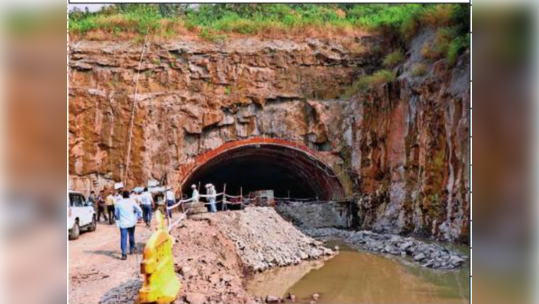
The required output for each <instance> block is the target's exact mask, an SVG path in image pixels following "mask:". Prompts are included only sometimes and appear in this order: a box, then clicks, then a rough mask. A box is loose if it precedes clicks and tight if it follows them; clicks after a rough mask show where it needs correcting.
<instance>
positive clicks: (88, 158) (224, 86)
mask: <svg viewBox="0 0 539 304" xmlns="http://www.w3.org/2000/svg"><path fill="white" fill-rule="evenodd" d="M428 37H429V34H428V33H426V34H423V35H421V36H420V37H418V38H416V39H415V40H414V41H413V42H412V44H411V47H410V51H409V53H408V54H407V58H408V61H407V62H406V63H405V64H403V65H402V66H400V67H398V68H397V69H398V77H397V79H396V80H395V81H394V82H392V83H389V84H386V85H383V86H381V87H378V88H373V89H370V90H367V91H365V92H359V93H358V94H356V95H354V96H353V97H350V98H340V96H342V95H343V92H345V91H346V89H347V88H349V86H350V85H351V84H352V83H353V82H354V81H356V80H358V79H359V78H361V77H362V76H363V75H365V74H370V73H372V72H373V71H375V70H377V69H378V68H379V67H380V65H381V58H380V57H381V56H380V55H379V54H380V50H384V49H386V48H387V47H386V46H387V44H386V43H384V42H383V41H382V39H380V38H379V37H376V36H364V37H358V38H356V39H355V40H354V41H352V42H350V41H348V42H347V43H344V42H335V41H322V40H307V41H302V42H295V41H283V40H279V41H276V40H258V39H255V38H250V39H232V40H229V41H227V42H225V43H224V44H213V43H207V42H201V41H190V40H185V41H173V42H167V43H162V44H159V45H156V44H150V47H149V48H148V52H147V53H145V55H144V56H143V60H142V64H141V68H140V83H139V89H138V95H137V100H136V103H135V104H136V108H135V111H134V113H135V115H134V116H133V122H134V127H133V132H132V134H133V135H132V141H131V150H130V152H129V154H130V155H129V161H126V159H127V155H128V152H127V151H128V142H129V140H128V136H129V135H128V134H129V126H130V122H131V107H132V105H133V98H134V88H135V79H136V77H137V70H138V64H139V58H140V54H141V51H142V46H140V45H134V44H132V43H128V42H89V41H79V42H74V43H73V44H72V45H71V54H70V58H71V61H70V68H71V69H70V86H71V87H70V102H69V109H70V116H69V122H70V127H69V128H70V129H69V132H70V136H69V144H70V150H69V153H70V175H71V183H72V185H73V187H74V188H79V189H81V190H87V189H89V188H92V187H102V186H103V185H105V184H108V183H110V182H111V181H113V180H121V179H122V178H123V176H124V173H125V171H124V170H126V167H128V169H127V170H128V171H127V182H128V184H129V185H138V184H142V183H145V181H146V180H147V179H150V178H155V179H162V178H163V176H164V175H165V174H166V176H167V179H168V181H169V182H172V183H174V182H175V181H178V180H180V179H181V178H183V177H182V176H179V175H180V173H179V171H178V168H179V167H180V165H181V164H184V163H189V162H192V161H193V159H194V157H195V156H197V155H199V154H201V153H203V152H205V151H209V150H212V149H215V148H217V147H219V146H220V145H222V144H223V143H225V142H228V141H234V140H237V139H245V138H250V137H254V136H265V137H276V138H284V139H289V140H293V141H298V142H302V143H304V144H305V145H306V146H308V147H310V148H311V149H313V150H316V151H323V153H328V154H331V155H332V156H333V158H332V159H333V160H332V163H331V164H330V165H335V166H340V168H341V169H342V168H344V171H342V172H344V173H345V174H344V175H345V176H344V177H342V180H346V181H348V182H349V186H347V187H348V188H349V189H348V191H347V193H353V197H350V199H353V200H354V202H356V203H357V204H358V207H359V214H358V215H359V221H358V222H359V225H360V226H361V228H363V229H375V230H378V231H384V232H394V233H403V234H406V233H414V234H420V235H426V236H434V237H437V238H439V239H444V240H462V241H465V238H466V237H467V236H468V235H469V224H468V221H467V219H468V212H469V200H470V198H469V195H468V193H469V186H468V184H469V169H468V168H469V161H468V159H469V157H468V153H469V152H468V151H469V139H468V136H469V120H470V113H469V111H468V109H469V103H470V100H469V98H468V96H469V84H468V77H469V76H468V75H469V62H468V61H467V60H465V59H464V58H461V60H459V62H458V63H457V66H456V67H454V68H446V67H445V62H444V60H441V61H438V62H435V63H431V64H429V65H427V67H428V71H427V73H426V75H424V76H421V77H416V76H412V75H411V74H412V73H411V72H410V71H411V69H412V67H413V65H414V64H415V63H417V62H419V61H422V60H423V59H422V57H421V52H420V47H421V46H422V41H424V40H425V39H428Z"/></svg>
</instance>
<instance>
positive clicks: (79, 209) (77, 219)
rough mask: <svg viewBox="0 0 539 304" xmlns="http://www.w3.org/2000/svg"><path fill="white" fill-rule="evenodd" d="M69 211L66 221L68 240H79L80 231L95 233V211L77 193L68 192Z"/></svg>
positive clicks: (89, 203)
mask: <svg viewBox="0 0 539 304" xmlns="http://www.w3.org/2000/svg"><path fill="white" fill-rule="evenodd" d="M67 208H68V210H69V212H68V219H67V229H68V230H69V239H71V240H76V239H78V238H79V235H80V231H81V229H83V228H84V229H87V230H88V231H95V229H96V228H97V220H96V215H95V209H94V206H93V205H92V203H91V202H87V201H86V198H85V197H84V195H82V194H81V193H79V192H75V191H69V202H68V205H67Z"/></svg>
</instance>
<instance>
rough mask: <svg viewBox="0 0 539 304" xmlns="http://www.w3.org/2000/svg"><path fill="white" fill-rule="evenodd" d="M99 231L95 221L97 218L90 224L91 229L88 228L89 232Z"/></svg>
mask: <svg viewBox="0 0 539 304" xmlns="http://www.w3.org/2000/svg"><path fill="white" fill-rule="evenodd" d="M96 229H97V221H96V219H95V216H94V217H93V218H92V223H91V224H90V228H88V230H89V231H95V230H96Z"/></svg>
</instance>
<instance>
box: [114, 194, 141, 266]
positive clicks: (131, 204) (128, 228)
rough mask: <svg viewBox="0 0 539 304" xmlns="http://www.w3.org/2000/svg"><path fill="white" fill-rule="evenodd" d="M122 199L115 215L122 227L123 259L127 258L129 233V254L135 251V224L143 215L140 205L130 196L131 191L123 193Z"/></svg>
mask: <svg viewBox="0 0 539 304" xmlns="http://www.w3.org/2000/svg"><path fill="white" fill-rule="evenodd" d="M122 197H123V198H122V199H121V200H119V201H118V202H116V210H115V212H114V215H115V217H116V220H117V222H116V223H117V224H118V227H119V228H120V236H121V241H120V246H121V248H122V260H127V236H128V235H129V254H133V253H135V226H136V225H137V222H138V219H139V218H141V217H142V210H141V209H140V207H139V205H138V204H137V203H136V202H135V201H134V200H133V199H130V198H129V191H124V192H123V193H122Z"/></svg>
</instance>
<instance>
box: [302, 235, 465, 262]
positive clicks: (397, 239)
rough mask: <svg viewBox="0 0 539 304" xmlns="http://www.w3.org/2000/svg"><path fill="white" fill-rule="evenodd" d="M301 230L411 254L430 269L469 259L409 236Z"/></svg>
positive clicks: (359, 245) (368, 247)
mask: <svg viewBox="0 0 539 304" xmlns="http://www.w3.org/2000/svg"><path fill="white" fill-rule="evenodd" d="M302 231H303V232H304V233H305V234H307V235H310V236H312V237H316V238H324V239H328V238H338V239H341V240H344V241H345V242H347V243H349V244H350V245H352V246H354V247H357V248H359V249H363V250H368V251H373V252H379V253H384V254H391V255H397V256H401V257H411V258H412V260H413V261H414V262H416V263H419V264H420V265H421V266H423V267H427V268H435V269H456V268H459V267H461V266H462V265H464V264H465V263H466V261H467V260H468V257H467V256H466V255H464V254H460V253H456V252H452V251H450V250H448V249H447V248H444V247H442V246H440V245H438V244H428V243H425V242H422V241H418V240H416V239H413V238H410V237H401V236H398V235H390V234H379V233H374V232H370V231H348V230H341V229H335V228H320V229H316V228H306V229H302Z"/></svg>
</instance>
